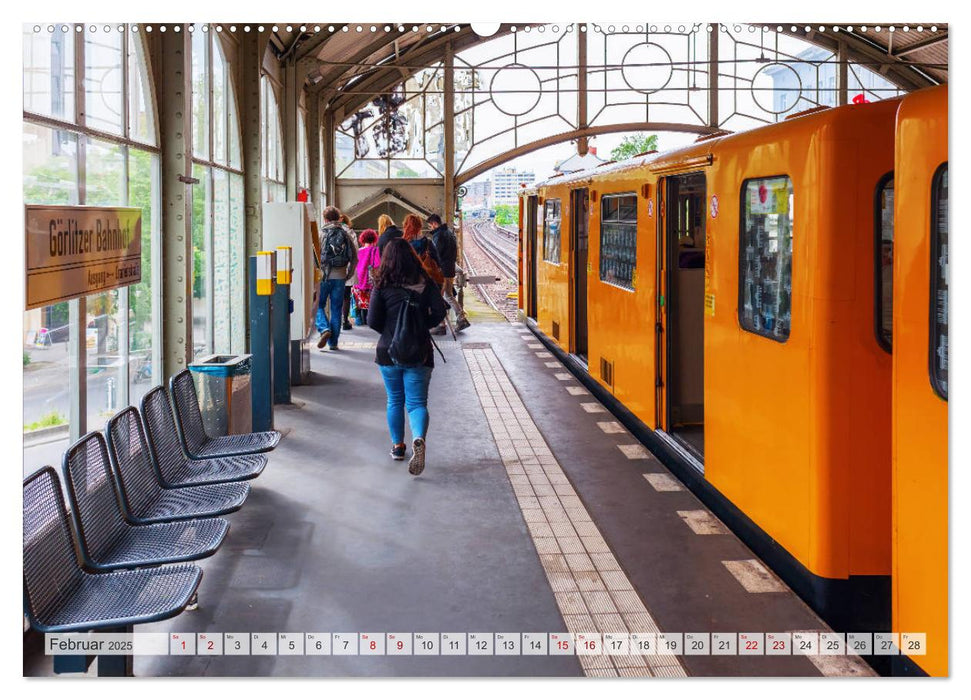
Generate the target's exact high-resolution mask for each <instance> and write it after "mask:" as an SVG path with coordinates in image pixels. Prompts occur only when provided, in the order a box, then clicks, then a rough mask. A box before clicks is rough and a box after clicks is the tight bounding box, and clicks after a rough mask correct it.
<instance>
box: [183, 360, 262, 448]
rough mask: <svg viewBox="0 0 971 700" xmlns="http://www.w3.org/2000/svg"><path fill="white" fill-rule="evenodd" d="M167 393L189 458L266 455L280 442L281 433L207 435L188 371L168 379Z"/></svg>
mask: <svg viewBox="0 0 971 700" xmlns="http://www.w3.org/2000/svg"><path fill="white" fill-rule="evenodd" d="M169 391H170V392H171V394H172V406H173V408H175V423H176V426H177V427H178V431H179V441H180V442H181V443H182V449H184V450H185V453H186V454H187V455H189V457H191V458H192V459H203V458H205V457H232V456H236V455H247V454H256V453H258V452H269V451H270V450H272V449H273V448H274V447H276V446H277V444H278V443H279V442H280V433H279V432H277V431H276V430H266V431H263V432H258V433H244V434H242V435H221V436H219V437H211V436H209V435H208V434H207V433H206V426H205V424H204V423H203V421H202V411H200V410H199V398H198V397H197V396H196V385H195V383H194V382H193V381H192V373H191V372H190V371H189V370H187V369H184V370H182V371H181V372H179V373H178V374H176V375H174V376H173V377H172V378H171V379H169Z"/></svg>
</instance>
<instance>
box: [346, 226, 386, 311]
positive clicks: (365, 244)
mask: <svg viewBox="0 0 971 700" xmlns="http://www.w3.org/2000/svg"><path fill="white" fill-rule="evenodd" d="M359 240H360V244H361V246H360V248H358V250H357V275H356V276H357V281H356V282H355V283H354V287H353V288H352V289H351V291H352V293H353V294H354V306H355V308H356V309H357V325H359V326H363V325H364V324H365V323H366V322H367V310H368V306H370V301H371V290H372V289H373V288H374V278H375V277H377V274H378V267H379V266H380V265H381V251H380V250H378V233H377V231H375V230H374V229H373V228H366V229H364V230H363V231H361V236H360V239H359Z"/></svg>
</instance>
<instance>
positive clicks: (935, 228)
mask: <svg viewBox="0 0 971 700" xmlns="http://www.w3.org/2000/svg"><path fill="white" fill-rule="evenodd" d="M947 226H948V213H947V163H945V164H944V165H942V166H941V167H940V168H938V169H937V172H936V173H934V180H933V183H932V184H931V323H930V327H931V358H930V367H931V384H932V385H933V386H934V390H935V391H936V392H937V393H938V394H940V396H941V398H942V399H944V400H945V401H946V400H947V371H948V357H947V355H948V342H947V341H948V331H947V319H948V286H949V281H950V277H951V274H950V266H949V265H948V243H947Z"/></svg>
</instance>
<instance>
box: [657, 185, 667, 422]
mask: <svg viewBox="0 0 971 700" xmlns="http://www.w3.org/2000/svg"><path fill="white" fill-rule="evenodd" d="M667 189H668V188H667V180H666V179H665V178H659V179H658V181H657V202H656V203H655V204H656V205H657V208H656V211H657V231H655V234H654V241H655V243H656V247H657V249H656V251H655V258H654V259H655V260H656V261H657V270H656V271H655V279H654V289H655V290H656V291H657V294H656V295H655V297H656V298H655V309H654V427H655V428H657V429H659V430H667V429H668V423H667V405H666V403H665V400H664V398H665V395H664V378H665V377H666V376H667V368H666V365H667V353H666V352H665V351H664V348H665V347H666V345H667V343H666V342H665V340H664V338H665V328H666V327H667V309H666V306H665V298H664V295H665V293H666V291H667V285H666V281H667V280H666V277H665V274H664V273H665V269H666V266H665V264H664V260H665V250H666V247H665V245H664V240H665V235H664V231H665V230H666V229H665V222H666V221H667V212H666V209H665V206H664V203H665V201H666V200H667Z"/></svg>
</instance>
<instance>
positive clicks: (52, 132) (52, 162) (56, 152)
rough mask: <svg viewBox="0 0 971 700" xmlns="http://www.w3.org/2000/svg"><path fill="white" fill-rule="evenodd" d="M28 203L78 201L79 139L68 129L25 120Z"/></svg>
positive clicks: (25, 168) (25, 188) (25, 193)
mask: <svg viewBox="0 0 971 700" xmlns="http://www.w3.org/2000/svg"><path fill="white" fill-rule="evenodd" d="M23 154H24V166H23V173H24V175H23V177H24V181H23V186H24V203H25V204H77V203H78V140H77V136H75V135H74V134H72V133H70V132H68V131H58V130H56V129H48V128H47V127H45V126H38V125H36V124H30V123H28V122H24V131H23Z"/></svg>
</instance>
